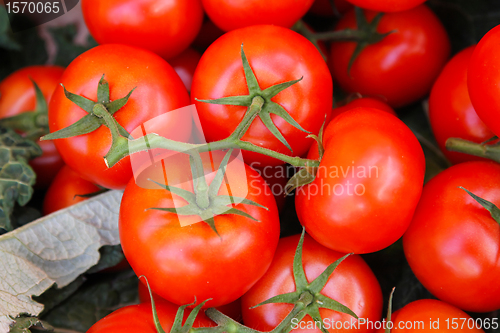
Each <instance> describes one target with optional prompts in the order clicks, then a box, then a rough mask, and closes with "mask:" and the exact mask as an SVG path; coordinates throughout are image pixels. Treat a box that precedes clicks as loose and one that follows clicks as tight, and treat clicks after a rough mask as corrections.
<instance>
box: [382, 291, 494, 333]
mask: <svg viewBox="0 0 500 333" xmlns="http://www.w3.org/2000/svg"><path fill="white" fill-rule="evenodd" d="M486 321H488V319H486V320H484V319H483V320H482V321H481V322H479V321H478V322H477V323H476V321H475V320H474V319H473V318H472V317H471V316H469V315H468V314H467V313H465V312H463V311H462V310H460V309H458V308H456V307H454V306H452V305H449V304H447V303H444V302H441V301H438V300H436V299H420V300H418V301H414V302H411V303H409V304H407V305H405V306H404V307H403V308H401V309H399V310H398V311H396V312H394V313H393V314H392V316H391V322H392V326H393V327H394V328H392V329H391V332H394V333H396V332H397V333H410V332H411V333H417V332H418V333H436V332H449V333H452V332H453V333H461V332H463V333H465V332H468V333H481V332H484V331H483V330H482V329H481V328H480V326H479V325H480V324H482V323H483V322H486ZM489 322H490V324H491V320H489ZM479 323H480V324H479ZM478 324H479V325H478ZM386 325H387V324H386ZM388 325H391V324H388ZM476 325H477V326H476ZM384 332H385V330H384V329H383V328H382V329H380V330H378V331H377V333H384Z"/></svg>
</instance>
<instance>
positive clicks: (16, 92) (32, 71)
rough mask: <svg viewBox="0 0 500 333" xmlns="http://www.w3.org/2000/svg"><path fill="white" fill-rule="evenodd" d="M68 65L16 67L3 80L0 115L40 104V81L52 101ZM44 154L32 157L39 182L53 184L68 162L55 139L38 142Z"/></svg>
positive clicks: (10, 114) (48, 98) (32, 108)
mask: <svg viewBox="0 0 500 333" xmlns="http://www.w3.org/2000/svg"><path fill="white" fill-rule="evenodd" d="M63 71H64V68H62V67H59V66H29V67H25V68H22V69H20V70H18V71H15V72H14V73H12V74H11V75H9V76H8V77H6V78H5V79H4V80H3V81H2V82H0V118H6V117H12V116H15V115H18V114H20V113H22V112H26V111H33V110H34V109H35V106H36V96H35V89H34V88H33V82H31V80H30V79H32V80H33V81H35V82H36V84H37V85H38V87H39V88H40V90H41V91H42V93H43V95H44V97H45V100H46V101H47V102H48V101H50V98H51V97H52V93H53V92H54V89H55V88H56V87H57V84H58V83H59V81H60V78H61V75H62V73H63ZM37 143H38V144H39V145H40V147H41V148H42V152H43V153H42V156H39V157H37V158H35V159H33V160H31V161H30V165H31V167H32V168H33V170H34V171H35V173H36V175H37V180H36V186H37V187H41V188H45V187H47V186H49V184H50V183H51V182H52V179H54V177H55V176H56V174H57V172H58V171H59V169H61V167H62V166H63V165H64V162H63V160H62V159H61V156H59V153H58V152H57V149H56V147H55V146H54V143H53V142H49V141H45V142H40V141H38V142H37Z"/></svg>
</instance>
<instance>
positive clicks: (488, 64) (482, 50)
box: [467, 26, 500, 136]
mask: <svg viewBox="0 0 500 333" xmlns="http://www.w3.org/2000/svg"><path fill="white" fill-rule="evenodd" d="M499 39H500V26H496V27H495V28H493V29H491V30H490V31H488V33H486V35H484V36H483V38H481V40H480V41H479V43H478V44H477V46H476V48H475V49H474V53H473V54H472V57H471V59H470V62H469V69H468V75H467V87H468V90H469V95H470V99H471V101H472V105H473V106H474V110H475V111H476V112H477V115H478V116H479V118H481V120H482V121H483V122H484V123H485V124H486V126H488V127H489V128H490V129H491V130H492V131H493V133H495V135H497V136H498V135H499V134H500V123H499V122H498V117H499V114H500V93H499V87H498V84H497V83H498V80H499V78H500V66H499V65H498V59H497V57H496V55H497V54H498V50H499V46H498V45H499V44H498V40H499Z"/></svg>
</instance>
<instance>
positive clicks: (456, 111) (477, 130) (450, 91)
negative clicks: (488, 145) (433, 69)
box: [429, 46, 494, 164]
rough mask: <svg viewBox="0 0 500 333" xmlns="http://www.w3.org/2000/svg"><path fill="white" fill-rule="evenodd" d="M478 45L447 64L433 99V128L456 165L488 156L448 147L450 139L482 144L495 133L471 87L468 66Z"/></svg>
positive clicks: (430, 101)
mask: <svg viewBox="0 0 500 333" xmlns="http://www.w3.org/2000/svg"><path fill="white" fill-rule="evenodd" d="M474 48H475V46H470V47H468V48H466V49H465V50H462V51H461V52H460V53H458V54H457V55H455V56H454V57H453V58H452V59H451V60H450V61H449V62H448V64H446V66H445V68H444V69H443V71H442V72H441V74H440V75H439V77H438V78H437V80H436V82H435V83H434V86H433V87H432V90H431V95H430V98H429V120H430V123H431V127H432V131H433V133H434V136H435V137H436V141H437V143H438V145H439V148H440V149H441V151H442V152H443V154H444V155H445V156H446V157H447V158H448V159H449V160H450V161H451V162H452V163H454V164H456V163H460V162H466V161H475V160H485V159H483V158H481V157H477V156H473V155H468V154H464V153H459V152H452V151H449V150H447V149H446V140H447V139H449V138H461V139H464V140H468V141H472V142H476V143H480V142H484V141H486V140H488V139H490V138H492V137H493V136H494V134H493V132H492V131H491V130H490V129H489V128H488V127H487V126H486V125H485V124H484V122H483V121H482V120H481V119H480V118H479V116H478V115H477V113H476V111H475V110H474V106H473V105H472V102H471V100H470V97H469V92H468V89H467V68H468V66H469V62H470V59H471V56H472V54H473V52H474Z"/></svg>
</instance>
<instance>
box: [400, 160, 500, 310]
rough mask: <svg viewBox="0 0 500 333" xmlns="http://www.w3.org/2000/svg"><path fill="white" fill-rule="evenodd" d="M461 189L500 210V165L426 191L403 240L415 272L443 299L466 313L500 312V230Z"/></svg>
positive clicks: (460, 174)
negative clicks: (499, 280) (499, 240)
mask: <svg viewBox="0 0 500 333" xmlns="http://www.w3.org/2000/svg"><path fill="white" fill-rule="evenodd" d="M459 186H462V187H464V188H466V189H467V190H469V191H471V192H472V193H474V194H476V195H477V196H479V197H481V198H483V199H486V200H488V201H490V202H492V203H493V204H495V205H497V206H498V205H500V165H498V164H496V163H493V162H483V161H474V162H466V163H461V164H457V165H455V166H452V167H451V168H448V169H446V170H445V171H443V172H441V173H440V174H438V175H437V176H435V177H434V178H433V179H431V180H430V181H429V182H428V183H427V184H426V185H425V187H424V190H423V192H422V198H421V199H420V202H419V204H418V207H417V209H416V210H415V216H414V217H413V221H412V222H411V225H410V227H409V228H408V231H407V232H406V233H405V236H404V237H403V245H404V251H405V254H406V258H407V260H408V263H409V264H410V267H411V269H412V270H413V272H414V273H415V275H416V276H417V278H418V279H419V280H420V282H422V284H423V285H424V286H425V287H426V288H427V289H428V290H429V291H430V292H431V293H432V294H433V295H434V296H436V297H437V298H439V299H440V300H442V301H445V302H447V303H450V304H453V305H455V306H457V307H459V308H461V309H463V310H466V311H473V312H487V311H492V310H497V309H499V308H500V286H499V285H498V284H497V283H495V281H498V279H499V278H500V245H499V243H498V239H500V225H499V224H498V223H497V222H495V220H494V219H493V218H492V217H491V215H490V213H489V212H488V211H487V210H486V209H484V208H483V207H482V206H481V205H480V204H479V203H477V202H476V201H475V200H474V199H473V198H472V197H470V196H469V194H467V192H465V191H464V190H462V189H460V188H459Z"/></svg>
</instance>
